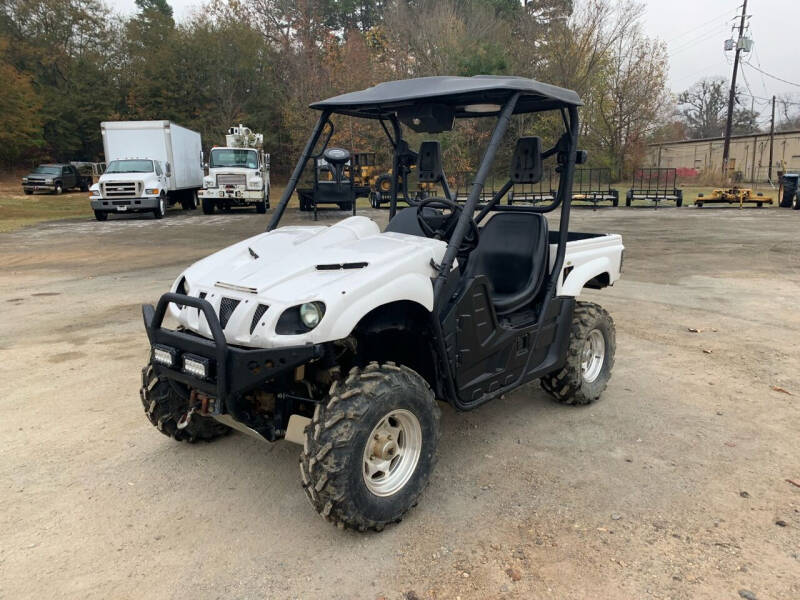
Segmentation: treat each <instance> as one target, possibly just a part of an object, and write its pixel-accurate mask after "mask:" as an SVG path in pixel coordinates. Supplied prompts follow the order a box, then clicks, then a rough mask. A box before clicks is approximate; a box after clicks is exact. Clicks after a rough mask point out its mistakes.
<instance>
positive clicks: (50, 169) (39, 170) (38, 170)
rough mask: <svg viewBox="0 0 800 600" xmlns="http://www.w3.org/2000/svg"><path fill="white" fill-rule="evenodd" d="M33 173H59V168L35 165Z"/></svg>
mask: <svg viewBox="0 0 800 600" xmlns="http://www.w3.org/2000/svg"><path fill="white" fill-rule="evenodd" d="M33 172H34V173H36V174H37V175H60V174H61V168H60V167H36V168H35V169H34V170H33Z"/></svg>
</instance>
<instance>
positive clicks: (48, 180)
mask: <svg viewBox="0 0 800 600" xmlns="http://www.w3.org/2000/svg"><path fill="white" fill-rule="evenodd" d="M44 182H45V183H53V180H52V179H45V180H44Z"/></svg>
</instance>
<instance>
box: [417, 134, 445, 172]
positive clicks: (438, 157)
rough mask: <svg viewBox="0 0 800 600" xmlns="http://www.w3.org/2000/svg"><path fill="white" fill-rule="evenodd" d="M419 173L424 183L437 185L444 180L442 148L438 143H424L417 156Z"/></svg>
mask: <svg viewBox="0 0 800 600" xmlns="http://www.w3.org/2000/svg"><path fill="white" fill-rule="evenodd" d="M417 173H418V176H419V180H420V181H421V182H423V183H437V182H439V181H440V180H442V179H444V170H443V169H442V147H441V145H440V144H439V142H438V141H430V140H429V141H426V142H422V144H420V146H419V154H418V156H417Z"/></svg>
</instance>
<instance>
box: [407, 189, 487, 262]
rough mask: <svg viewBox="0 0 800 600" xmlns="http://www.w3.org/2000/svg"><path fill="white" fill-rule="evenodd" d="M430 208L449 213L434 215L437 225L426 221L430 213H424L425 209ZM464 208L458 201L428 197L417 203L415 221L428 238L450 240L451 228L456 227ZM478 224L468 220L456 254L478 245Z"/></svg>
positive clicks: (461, 253)
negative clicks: (467, 227)
mask: <svg viewBox="0 0 800 600" xmlns="http://www.w3.org/2000/svg"><path fill="white" fill-rule="evenodd" d="M426 208H432V209H435V210H437V209H438V210H449V211H450V214H449V215H436V216H437V217H440V218H437V219H436V221H438V226H437V225H436V224H432V223H431V222H429V221H428V219H430V217H431V216H432V215H427V216H426V215H425V209H426ZM462 212H464V208H463V207H462V206H461V205H460V204H459V203H458V202H453V201H452V200H448V199H447V198H428V199H426V200H422V201H420V202H419V203H418V204H417V223H419V227H420V229H422V232H423V233H424V234H425V235H426V236H427V237H429V238H434V239H437V240H444V241H450V237H451V236H452V235H453V230H455V228H456V224H457V223H458V219H459V218H460V217H461V213H462ZM478 237H479V233H478V225H477V223H475V221H474V220H473V219H470V220H469V230H468V231H467V233H466V234H465V235H464V239H463V240H461V244H460V245H459V247H458V254H460V255H464V254H467V253H469V252H472V251H473V250H474V249H475V248H476V247H477V246H478Z"/></svg>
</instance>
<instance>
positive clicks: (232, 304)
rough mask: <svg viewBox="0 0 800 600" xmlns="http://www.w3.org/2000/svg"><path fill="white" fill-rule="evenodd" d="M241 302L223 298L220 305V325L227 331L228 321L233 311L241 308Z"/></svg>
mask: <svg viewBox="0 0 800 600" xmlns="http://www.w3.org/2000/svg"><path fill="white" fill-rule="evenodd" d="M239 302H241V301H240V300H237V299H236V298H223V299H222V302H220V305H219V324H220V325H221V326H222V328H223V329H225V326H226V325H227V324H228V320H229V319H230V318H231V315H232V314H233V311H234V310H236V307H237V306H239Z"/></svg>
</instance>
